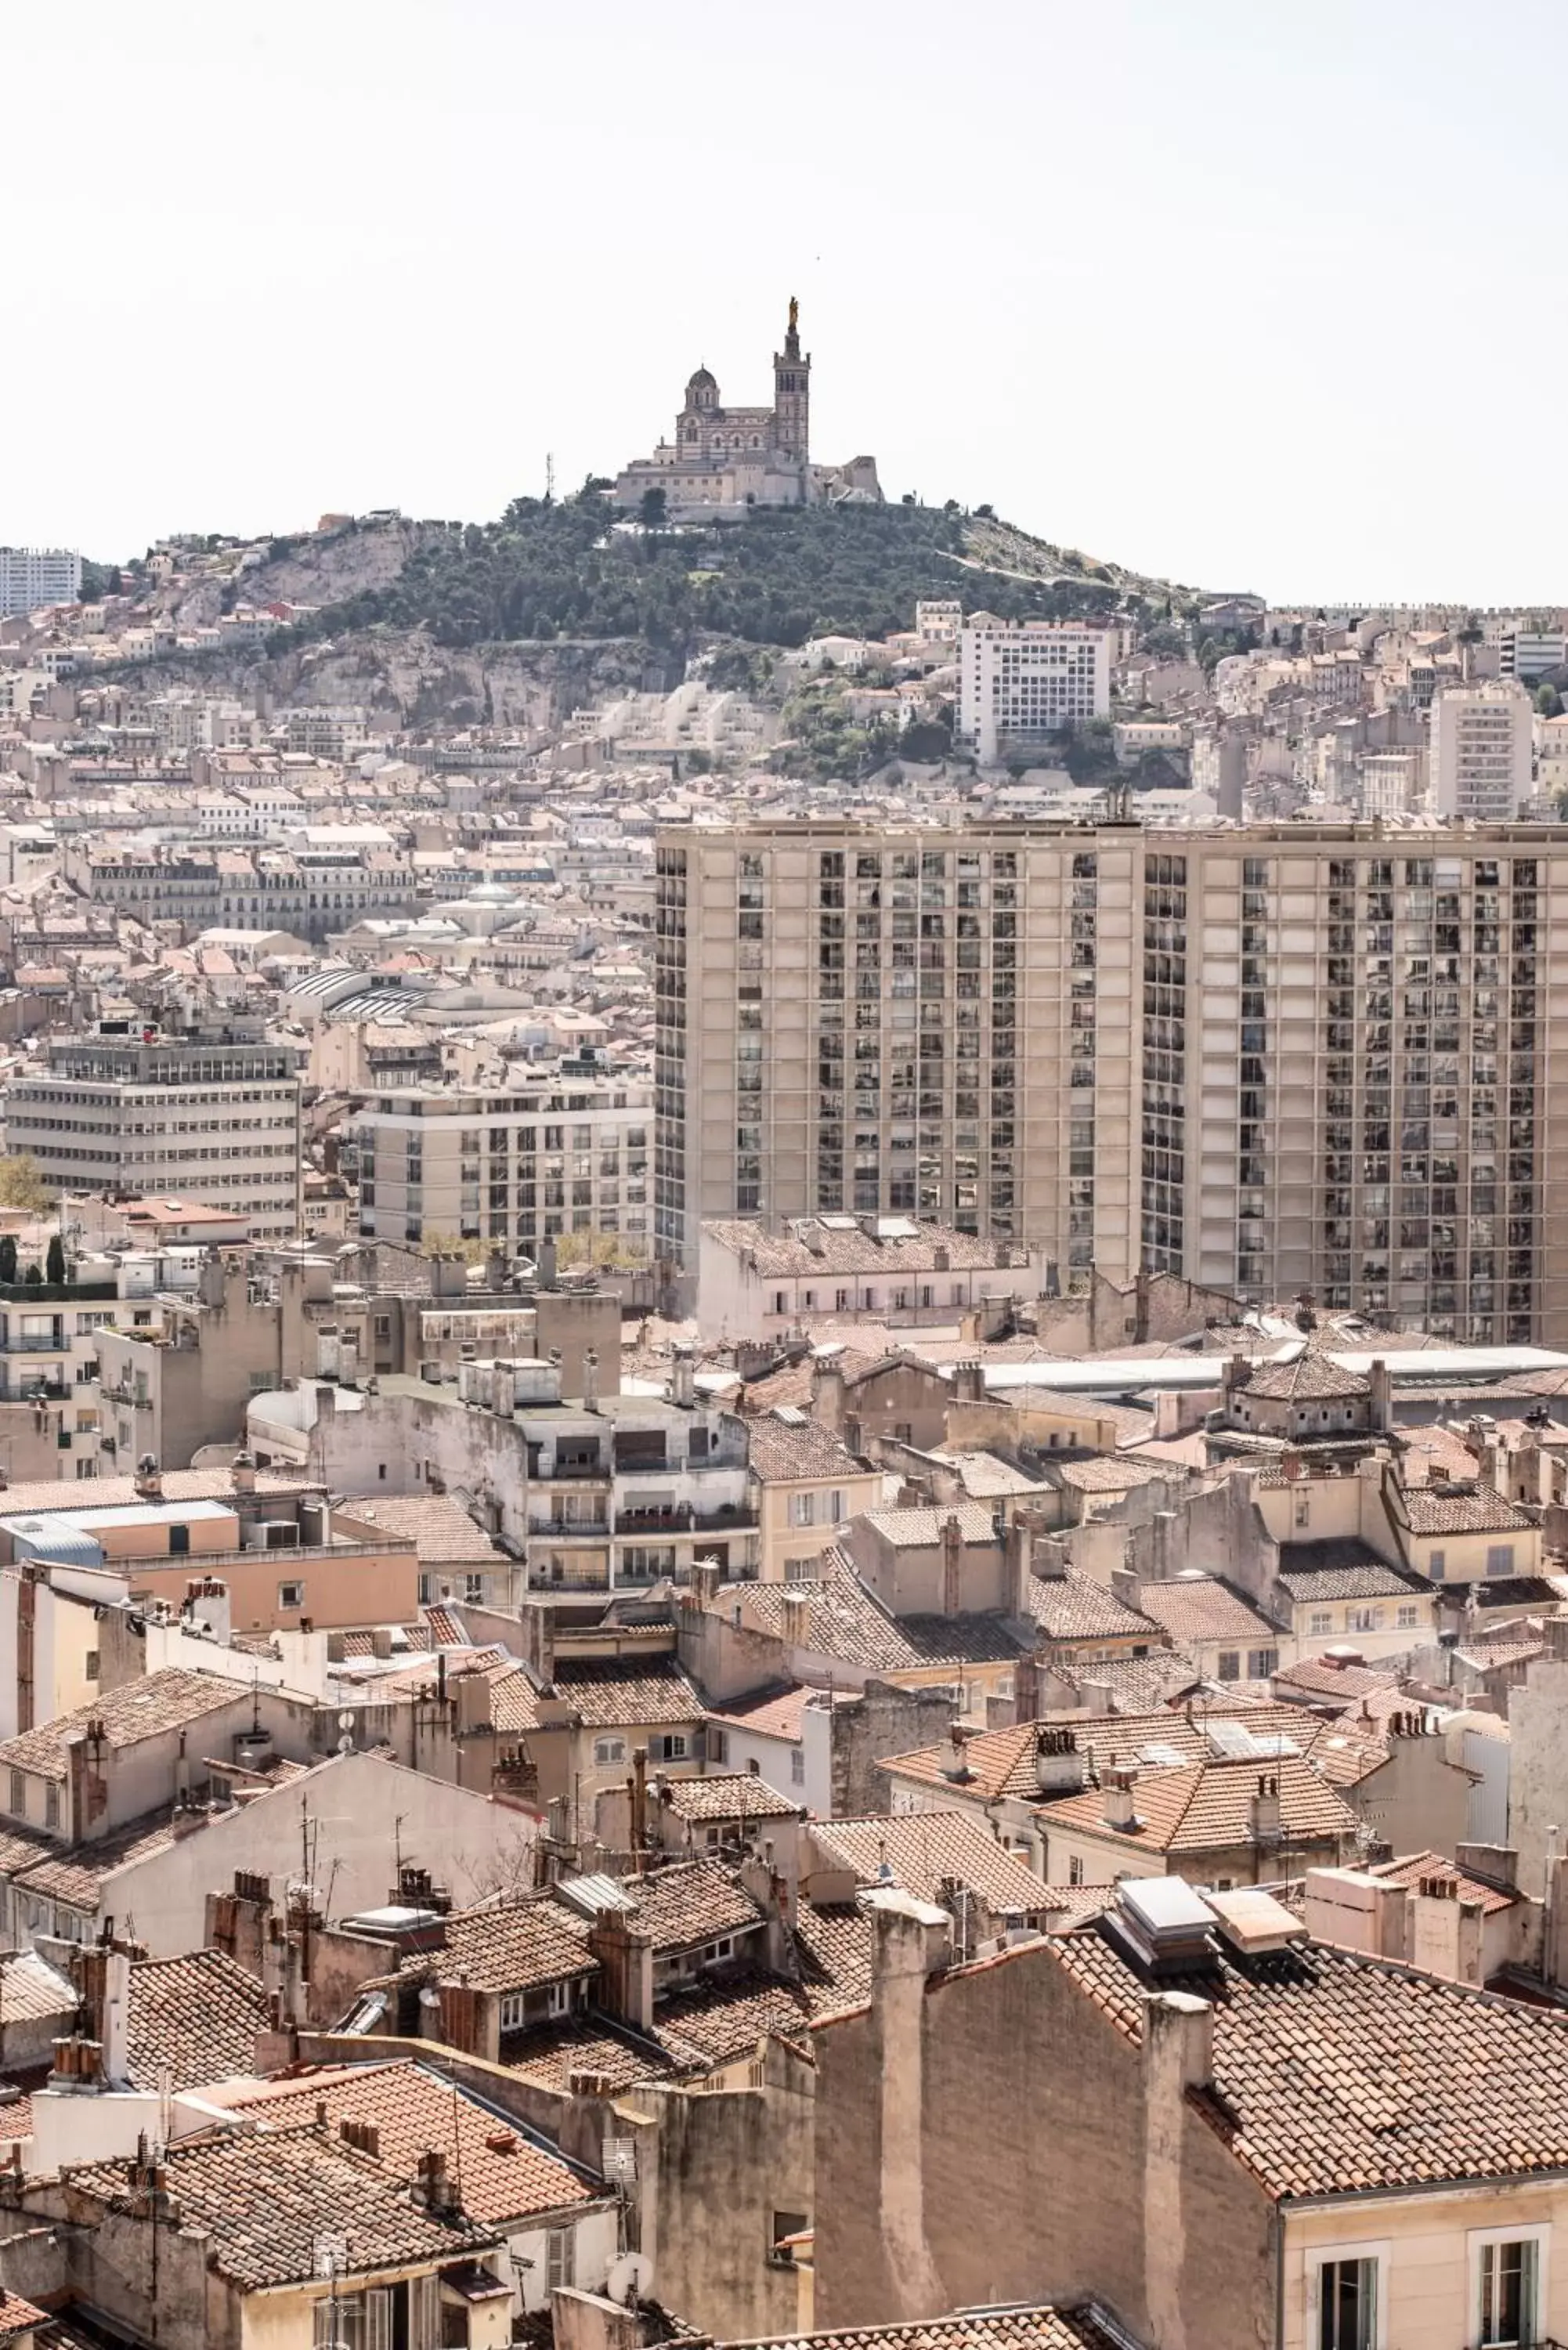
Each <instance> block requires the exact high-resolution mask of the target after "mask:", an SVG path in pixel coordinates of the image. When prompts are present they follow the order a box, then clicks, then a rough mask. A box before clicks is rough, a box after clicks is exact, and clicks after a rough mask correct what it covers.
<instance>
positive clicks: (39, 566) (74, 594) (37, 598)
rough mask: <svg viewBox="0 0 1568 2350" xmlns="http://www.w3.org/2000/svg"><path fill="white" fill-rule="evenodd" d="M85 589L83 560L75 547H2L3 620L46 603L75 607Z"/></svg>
mask: <svg viewBox="0 0 1568 2350" xmlns="http://www.w3.org/2000/svg"><path fill="white" fill-rule="evenodd" d="M81 587H82V559H81V556H79V555H78V553H77V551H76V549H75V548H74V547H68V546H0V619H5V620H8V619H13V618H14V617H15V615H16V613H18V612H36V610H37V609H38V608H39V606H40V605H42V604H74V603H75V602H76V600H77V598H78V596H79V595H80V594H81Z"/></svg>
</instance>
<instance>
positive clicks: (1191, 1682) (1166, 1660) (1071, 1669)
mask: <svg viewBox="0 0 1568 2350" xmlns="http://www.w3.org/2000/svg"><path fill="white" fill-rule="evenodd" d="M1051 1669H1052V1671H1053V1672H1054V1674H1055V1675H1056V1676H1057V1678H1058V1679H1061V1680H1064V1681H1067V1682H1069V1683H1071V1684H1072V1685H1073V1686H1074V1687H1075V1688H1076V1689H1078V1690H1084V1689H1086V1688H1087V1687H1088V1686H1089V1684H1090V1683H1091V1682H1094V1683H1096V1684H1098V1685H1099V1686H1100V1687H1102V1688H1104V1689H1107V1690H1109V1691H1110V1693H1111V1702H1112V1704H1113V1706H1114V1707H1115V1709H1116V1711H1117V1712H1118V1713H1147V1712H1148V1711H1150V1709H1151V1708H1153V1707H1155V1706H1159V1705H1165V1704H1167V1703H1169V1702H1171V1701H1173V1700H1175V1699H1177V1698H1179V1697H1182V1696H1185V1695H1186V1693H1187V1691H1188V1690H1195V1689H1198V1688H1199V1687H1200V1686H1201V1684H1202V1680H1203V1676H1202V1674H1201V1672H1200V1671H1199V1667H1198V1660H1197V1659H1196V1658H1195V1657H1193V1656H1190V1655H1189V1653H1188V1651H1187V1650H1186V1649H1185V1648H1151V1650H1150V1652H1149V1654H1148V1655H1147V1657H1101V1658H1096V1659H1093V1660H1089V1659H1075V1658H1072V1657H1054V1658H1053V1659H1052V1662H1051Z"/></svg>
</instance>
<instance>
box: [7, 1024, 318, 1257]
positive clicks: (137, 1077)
mask: <svg viewBox="0 0 1568 2350" xmlns="http://www.w3.org/2000/svg"><path fill="white" fill-rule="evenodd" d="M46 1051H47V1056H48V1063H47V1068H45V1069H41V1070H38V1071H36V1072H32V1071H29V1072H28V1073H27V1074H26V1076H20V1077H18V1078H17V1079H16V1083H15V1084H14V1085H13V1086H12V1087H11V1089H10V1091H9V1093H8V1094H7V1095H6V1097H5V1135H6V1141H7V1145H8V1147H9V1149H12V1150H14V1151H19V1152H24V1153H26V1156H27V1157H29V1158H31V1159H33V1160H34V1161H35V1163H36V1167H37V1170H38V1172H39V1174H40V1175H41V1176H42V1177H43V1179H44V1180H45V1182H46V1183H47V1184H49V1185H50V1186H51V1187H53V1188H54V1189H55V1190H57V1191H129V1192H151V1193H163V1192H170V1191H181V1192H184V1193H189V1194H190V1195H192V1197H195V1198H199V1199H202V1200H204V1201H210V1202H211V1204H212V1205H213V1207H222V1208H225V1209H228V1210H229V1211H231V1212H233V1213H234V1214H237V1215H243V1216H246V1217H248V1218H249V1219H250V1227H251V1234H252V1237H253V1238H254V1239H256V1240H279V1239H283V1238H286V1236H288V1235H289V1234H291V1233H293V1232H296V1231H297V1229H298V1225H299V1209H300V1155H299V1079H298V1076H296V1056H295V1054H294V1051H293V1049H292V1047H290V1046H288V1045H272V1044H268V1043H267V1042H266V1041H265V1037H264V1036H263V1035H262V1031H261V1028H260V1025H259V1024H240V1023H236V1024H234V1025H233V1026H231V1027H223V1028H221V1029H219V1028H215V1029H213V1030H211V1031H201V1032H193V1033H192V1034H190V1035H159V1034H157V1033H156V1032H150V1031H146V1030H140V1029H138V1030H136V1031H134V1032H133V1031H131V1030H130V1028H129V1026H128V1025H127V1024H125V1023H114V1024H105V1025H104V1026H103V1027H102V1028H100V1029H99V1031H98V1032H97V1033H96V1034H94V1035H85V1036H61V1037H51V1038H50V1039H49V1040H48V1043H47V1046H46Z"/></svg>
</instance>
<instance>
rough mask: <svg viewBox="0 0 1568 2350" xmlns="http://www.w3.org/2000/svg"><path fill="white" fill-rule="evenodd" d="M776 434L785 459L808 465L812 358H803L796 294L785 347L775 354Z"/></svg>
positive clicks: (790, 304) (792, 304)
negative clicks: (790, 458)
mask: <svg viewBox="0 0 1568 2350" xmlns="http://www.w3.org/2000/svg"><path fill="white" fill-rule="evenodd" d="M774 437H775V439H776V441H777V444H778V446H779V448H780V449H781V450H782V451H783V452H784V455H785V456H786V457H794V458H797V459H798V460H799V462H800V463H802V464H803V465H804V464H805V463H806V462H807V460H808V459H809V456H810V453H811V354H810V352H809V351H807V352H806V353H805V356H804V357H803V356H802V354H801V348H800V304H799V303H798V302H797V301H796V300H795V298H794V295H793V294H792V295H791V296H790V303H789V328H788V331H787V333H786V334H785V336H784V349H783V350H782V351H775V352H774Z"/></svg>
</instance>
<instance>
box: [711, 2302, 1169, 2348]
mask: <svg viewBox="0 0 1568 2350" xmlns="http://www.w3.org/2000/svg"><path fill="white" fill-rule="evenodd" d="M1125 2338H1126V2337H1125V2336H1124V2335H1123V2334H1121V2332H1120V2330H1119V2329H1118V2330H1117V2331H1116V2333H1114V2334H1109V2333H1106V2331H1105V2329H1104V2328H1103V2327H1102V2326H1101V2324H1099V2323H1098V2321H1097V2319H1096V2313H1095V2311H1094V2310H1093V2309H1092V2308H1085V2309H1052V2308H1048V2307H1045V2306H1044V2305H1042V2306H1041V2307H1039V2308H1037V2309H978V2310H969V2311H966V2312H965V2313H964V2314H962V2315H961V2316H958V2317H926V2318H921V2319H920V2320H919V2323H918V2324H912V2325H863V2326H855V2327H851V2328H849V2329H847V2330H846V2331H845V2332H842V2333H837V2334H788V2335H782V2336H780V2337H778V2339H777V2340H775V2341H772V2342H759V2343H756V2344H754V2345H753V2344H751V2343H735V2344H726V2345H725V2350H1115V2345H1117V2344H1121V2343H1124V2342H1125Z"/></svg>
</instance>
